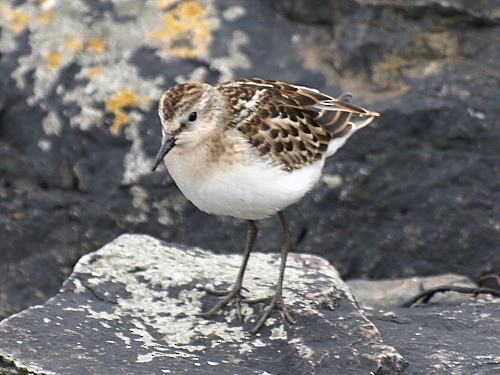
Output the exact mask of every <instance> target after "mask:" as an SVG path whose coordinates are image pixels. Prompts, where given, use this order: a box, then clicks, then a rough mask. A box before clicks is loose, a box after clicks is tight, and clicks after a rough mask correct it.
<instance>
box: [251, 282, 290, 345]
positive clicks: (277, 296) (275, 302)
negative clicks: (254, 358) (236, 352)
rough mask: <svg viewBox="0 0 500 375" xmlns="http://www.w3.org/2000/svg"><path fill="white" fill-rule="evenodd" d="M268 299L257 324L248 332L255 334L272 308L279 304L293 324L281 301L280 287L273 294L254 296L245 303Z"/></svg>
mask: <svg viewBox="0 0 500 375" xmlns="http://www.w3.org/2000/svg"><path fill="white" fill-rule="evenodd" d="M267 301H270V303H269V305H268V306H267V307H266V309H265V310H264V313H263V314H262V316H261V317H260V319H259V321H258V322H257V324H256V325H255V326H254V327H253V328H252V329H251V330H250V331H249V332H248V333H249V334H250V335H254V334H256V333H257V332H258V331H259V330H260V329H261V328H262V327H263V326H264V324H265V323H266V320H267V319H268V318H269V316H270V315H271V313H272V312H273V310H274V309H275V308H276V307H277V306H278V305H279V306H280V307H281V311H282V312H283V316H284V317H285V318H286V320H288V322H289V323H291V324H295V320H294V319H293V318H292V316H291V315H290V313H289V312H288V308H287V307H286V305H285V302H284V301H283V294H282V291H281V289H279V290H276V292H275V293H274V295H273V296H270V297H264V298H255V299H250V300H245V302H246V303H259V302H267Z"/></svg>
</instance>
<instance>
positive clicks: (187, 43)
mask: <svg viewBox="0 0 500 375" xmlns="http://www.w3.org/2000/svg"><path fill="white" fill-rule="evenodd" d="M162 23H163V28H161V29H160V30H156V31H153V32H150V33H149V34H148V39H149V40H151V41H159V42H160V43H161V44H162V46H163V47H164V49H165V50H166V51H168V53H169V54H170V55H172V56H177V57H183V58H191V57H197V56H199V55H201V54H203V53H204V52H206V51H207V49H208V46H209V44H210V42H211V41H212V38H213V35H212V30H213V28H214V25H213V23H212V22H211V21H210V19H209V18H208V16H207V11H206V9H205V8H203V7H202V6H201V5H199V4H198V3H197V2H196V1H194V0H192V1H186V2H184V3H181V4H179V5H177V6H176V7H174V8H173V9H172V10H170V11H169V12H168V13H167V14H165V15H164V16H163V18H162Z"/></svg>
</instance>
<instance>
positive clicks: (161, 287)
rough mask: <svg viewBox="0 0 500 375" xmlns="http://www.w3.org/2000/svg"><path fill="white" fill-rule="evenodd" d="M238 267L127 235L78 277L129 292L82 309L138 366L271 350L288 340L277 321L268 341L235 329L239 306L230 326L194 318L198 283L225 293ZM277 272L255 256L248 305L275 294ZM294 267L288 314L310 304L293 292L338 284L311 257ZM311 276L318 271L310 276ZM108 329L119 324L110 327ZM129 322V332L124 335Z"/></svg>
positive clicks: (298, 259)
mask: <svg viewBox="0 0 500 375" xmlns="http://www.w3.org/2000/svg"><path fill="white" fill-rule="evenodd" d="M139 195H140V194H139ZM311 259H313V263H314V264H315V267H304V263H305V262H306V260H307V261H308V262H311ZM240 262H241V256H239V255H214V254H212V253H209V252H205V251H202V250H198V249H190V250H185V249H180V248H176V247H171V246H168V245H166V244H164V243H162V242H160V241H159V240H156V239H154V238H152V237H149V236H143V235H122V236H121V237H119V238H117V239H116V240H115V241H113V242H112V243H110V244H108V245H106V246H104V247H103V248H102V249H100V250H99V251H97V252H96V253H93V254H89V255H87V256H84V257H83V258H82V259H81V261H80V262H79V263H78V264H77V266H76V267H75V273H76V274H85V275H87V276H85V279H86V280H87V285H89V287H90V288H94V287H96V288H97V287H99V288H100V289H99V290H106V285H108V284H109V283H112V284H117V285H120V286H123V287H124V288H125V290H126V293H124V295H123V296H122V297H120V296H113V297H114V298H116V300H117V302H116V303H113V304H108V305H107V311H95V310H94V309H93V308H92V307H91V305H86V306H82V309H83V311H84V312H85V314H86V317H87V318H89V319H98V320H100V321H102V322H101V324H102V325H103V327H105V328H106V329H117V330H118V331H117V332H116V333H115V336H116V337H118V338H119V339H120V341H118V342H117V343H122V344H123V345H124V346H125V347H126V346H130V345H131V343H133V342H135V343H139V344H140V346H141V347H142V348H143V349H144V350H145V351H146V354H144V353H141V355H140V356H139V357H138V358H137V361H139V362H148V361H151V360H154V359H155V358H157V357H183V358H190V359H192V360H197V359H198V356H199V355H200V354H201V353H203V352H205V351H206V350H207V349H208V348H213V347H217V346H220V345H226V346H228V347H232V348H233V349H234V353H240V354H245V353H250V352H253V351H254V350H255V349H256V348H260V347H265V346H270V345H272V342H273V341H275V340H283V341H286V340H287V335H286V332H285V328H284V323H283V322H281V321H279V320H277V319H275V318H274V317H272V318H271V319H270V320H269V321H268V322H267V325H270V326H271V329H272V334H271V337H270V338H269V339H267V338H264V337H262V336H261V335H260V334H259V335H255V336H248V335H247V334H246V332H245V331H244V330H243V328H242V327H241V325H234V321H236V320H237V319H238V318H237V316H236V313H235V308H234V305H229V306H227V307H226V308H225V309H224V310H223V311H222V312H221V314H223V316H224V318H225V320H226V321H225V322H223V323H222V322H216V321H214V320H206V319H201V318H198V317H196V316H195V314H196V313H197V312H199V311H200V310H201V308H202V306H201V299H202V297H203V296H204V295H205V294H206V293H205V292H204V291H202V290H201V289H200V288H199V287H197V286H196V282H203V281H204V280H207V281H214V284H215V287H216V288H217V287H227V286H228V285H230V284H231V283H232V282H233V279H234V277H235V275H236V273H237V270H238V268H239V266H240ZM278 264H279V259H278V257H277V256H272V255H266V254H261V253H255V254H252V257H251V260H250V263H249V265H248V268H247V273H246V277H245V283H244V284H245V288H248V290H249V292H247V291H244V292H243V293H244V294H245V295H246V296H248V297H250V298H254V297H263V296H268V295H269V294H271V293H272V289H270V288H269V285H272V283H273V282H274V281H275V279H274V278H275V277H277V270H278ZM288 266H289V268H288V269H287V274H286V278H285V293H284V294H285V300H286V302H287V305H289V306H292V305H293V304H295V303H298V302H303V301H304V295H302V296H301V295H298V294H296V292H292V289H293V290H295V291H297V290H299V291H302V290H303V291H304V294H305V291H307V290H309V289H312V290H315V291H317V292H318V293H321V291H322V290H323V289H324V288H326V286H327V285H328V284H331V283H332V280H335V278H336V277H338V275H337V273H336V271H334V269H333V268H332V267H330V266H328V263H327V262H326V261H321V260H319V258H316V257H312V256H306V255H304V256H302V255H300V256H299V255H295V254H292V255H291V256H290V257H289V262H288ZM310 268H313V269H312V271H311V272H308V270H309V269H310ZM80 278H81V276H80ZM73 279H75V280H76V279H78V278H73ZM323 284H324V285H323ZM74 285H75V289H76V290H80V289H81V288H82V285H81V283H76V282H75V284H74ZM329 287H330V288H338V289H339V290H342V291H343V292H346V290H345V289H346V287H345V286H343V284H341V282H340V281H339V285H334V286H332V285H329ZM96 290H97V289H96ZM346 294H347V293H346ZM109 309H111V310H112V311H110V310H109ZM291 310H292V314H293V309H291ZM255 313H256V312H255V311H254V309H253V308H251V307H249V306H248V305H246V304H242V314H243V315H244V319H245V320H249V319H250V320H251V321H255V318H256V317H255ZM110 321H114V323H113V324H112V325H111V323H109V324H108V323H107V322H110ZM123 322H127V325H126V326H127V327H129V328H124V327H125V326H123ZM120 327H123V330H120V329H121V328H120ZM130 327H131V328H130ZM206 337H213V339H211V342H210V343H209V344H207V346H204V345H200V344H199V343H200V342H202V339H204V338H206Z"/></svg>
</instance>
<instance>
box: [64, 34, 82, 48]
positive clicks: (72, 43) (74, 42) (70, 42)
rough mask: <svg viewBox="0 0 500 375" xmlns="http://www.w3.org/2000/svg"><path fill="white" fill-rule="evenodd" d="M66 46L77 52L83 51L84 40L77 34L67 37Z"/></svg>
mask: <svg viewBox="0 0 500 375" xmlns="http://www.w3.org/2000/svg"><path fill="white" fill-rule="evenodd" d="M66 46H67V47H68V48H69V49H70V50H72V51H75V52H81V51H83V42H82V41H81V40H80V39H78V38H77V37H76V36H70V37H68V38H66Z"/></svg>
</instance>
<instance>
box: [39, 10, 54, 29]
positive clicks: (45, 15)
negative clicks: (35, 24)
mask: <svg viewBox="0 0 500 375" xmlns="http://www.w3.org/2000/svg"><path fill="white" fill-rule="evenodd" d="M39 20H40V23H41V24H42V25H43V24H47V23H49V22H50V21H52V12H51V11H50V10H44V11H43V12H42V13H41V14H40V19H39Z"/></svg>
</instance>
